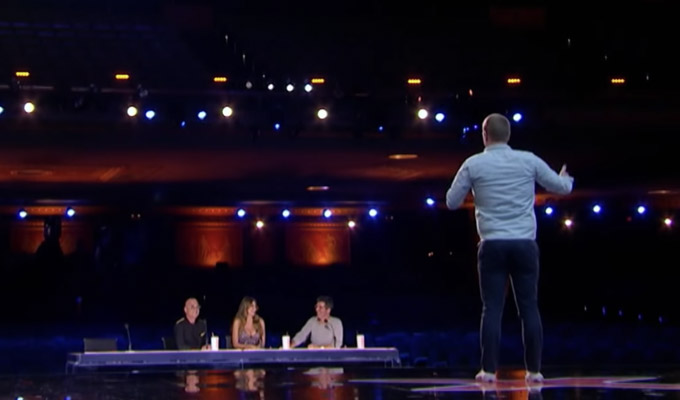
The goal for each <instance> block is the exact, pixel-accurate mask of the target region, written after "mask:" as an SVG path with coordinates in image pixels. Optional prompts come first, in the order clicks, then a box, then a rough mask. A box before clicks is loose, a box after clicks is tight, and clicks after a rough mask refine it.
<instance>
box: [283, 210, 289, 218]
mask: <svg viewBox="0 0 680 400" xmlns="http://www.w3.org/2000/svg"><path fill="white" fill-rule="evenodd" d="M281 216H282V217H283V218H288V217H290V210H289V209H287V208H286V209H285V210H283V211H281Z"/></svg>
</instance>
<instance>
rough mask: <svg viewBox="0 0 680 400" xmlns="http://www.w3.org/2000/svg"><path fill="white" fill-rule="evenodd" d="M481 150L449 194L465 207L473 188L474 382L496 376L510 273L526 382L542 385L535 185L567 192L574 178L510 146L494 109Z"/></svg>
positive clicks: (451, 201)
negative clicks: (478, 364) (478, 308)
mask: <svg viewBox="0 0 680 400" xmlns="http://www.w3.org/2000/svg"><path fill="white" fill-rule="evenodd" d="M482 139H483V141H484V151H483V152H481V153H479V154H475V155H473V156H471V157H470V158H468V159H467V160H465V162H463V165H461V167H460V169H459V170H458V173H457V174H456V177H455V178H454V179H453V183H452V184H451V187H450V188H449V190H448V191H447V192H446V205H447V207H448V208H449V209H456V208H458V207H460V206H461V204H462V203H463V200H464V199H465V196H466V195H467V193H468V192H469V191H470V190H471V189H472V194H473V197H474V205H475V219H476V221H477V232H478V234H479V237H480V243H479V249H478V252H477V268H478V270H479V289H480V292H481V298H482V307H483V308H482V322H481V329H480V341H481V350H482V369H481V370H480V371H479V373H478V374H477V376H476V377H475V378H476V379H477V380H481V381H485V382H493V381H495V380H496V371H497V367H498V353H499V347H500V339H501V319H502V316H503V307H504V304H505V290H506V282H507V280H508V277H509V278H510V283H511V285H512V290H513V292H514V295H515V302H516V304H517V310H518V312H519V317H520V320H521V322H522V339H523V343H524V364H525V367H526V370H527V372H526V380H527V381H528V382H541V381H542V380H543V375H542V374H541V352H542V350H543V326H542V324H541V316H540V313H539V311H538V271H539V266H538V245H537V244H536V240H535V239H536V215H535V214H534V202H535V187H536V183H538V184H539V185H541V186H542V187H544V188H545V189H546V190H548V191H549V192H553V193H556V194H568V193H570V192H571V190H572V186H573V181H574V179H573V178H572V177H571V176H569V174H568V173H567V168H566V165H563V166H562V170H561V171H560V173H559V174H557V173H556V172H555V171H553V170H552V169H551V168H550V167H549V166H548V164H546V163H545V161H543V160H542V159H540V158H539V157H537V156H535V155H534V154H533V153H530V152H527V151H519V150H513V149H512V148H510V146H508V141H509V139H510V121H508V119H507V118H506V117H505V116H503V115H501V114H491V115H489V116H488V117H486V118H485V119H484V122H483V123H482Z"/></svg>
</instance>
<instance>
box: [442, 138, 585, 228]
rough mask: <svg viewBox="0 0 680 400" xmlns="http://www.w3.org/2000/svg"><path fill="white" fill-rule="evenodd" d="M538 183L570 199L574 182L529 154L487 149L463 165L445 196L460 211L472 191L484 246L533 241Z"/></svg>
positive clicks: (500, 146) (498, 146) (495, 147)
mask: <svg viewBox="0 0 680 400" xmlns="http://www.w3.org/2000/svg"><path fill="white" fill-rule="evenodd" d="M536 183H538V184H539V185H541V186H542V187H544V188H545V189H546V190H547V191H549V192H552V193H556V194H568V193H570V192H571V189H572V186H573V183H574V179H573V178H572V177H563V176H559V175H558V174H557V173H556V172H555V171H553V170H552V169H551V168H550V167H549V166H548V164H546V163H545V161H543V160H542V159H540V158H539V157H537V156H536V155H534V154H533V153H531V152H528V151H520V150H513V149H512V148H511V147H510V146H508V145H507V144H493V145H489V146H487V147H486V148H485V149H484V151H483V152H481V153H478V154H475V155H473V156H471V157H470V158H468V159H467V160H465V162H463V165H461V167H460V169H459V170H458V173H457V174H456V177H455V178H454V179H453V182H452V183H451V187H450V188H449V190H448V191H447V192H446V206H447V207H448V208H450V209H452V210H453V209H456V208H458V207H460V206H461V204H462V203H463V200H465V196H466V195H467V194H468V192H469V191H470V189H472V195H473V197H474V204H475V219H476V220H477V232H478V233H479V237H480V239H481V240H495V239H531V240H534V239H536V215H535V213H534V202H535V195H536Z"/></svg>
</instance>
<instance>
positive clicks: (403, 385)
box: [0, 367, 680, 400]
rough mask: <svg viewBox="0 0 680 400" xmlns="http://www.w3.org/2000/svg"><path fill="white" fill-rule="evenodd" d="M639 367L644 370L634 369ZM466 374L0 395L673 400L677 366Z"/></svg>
mask: <svg viewBox="0 0 680 400" xmlns="http://www.w3.org/2000/svg"><path fill="white" fill-rule="evenodd" d="M641 370H646V371H647V372H645V373H641ZM473 374H474V371H468V370H454V369H448V370H433V369H426V368H394V369H366V368H356V367H353V368H352V369H347V368H340V367H318V368H311V369H309V368H307V369H285V368H283V369H269V370H264V369H244V370H236V371H228V370H194V371H174V372H144V373H141V372H136V371H132V372H125V373H103V372H90V373H86V374H76V375H39V376H11V375H7V376H3V377H0V399H13V400H17V399H24V400H30V399H36V400H37V399H63V400H81V399H83V400H84V399H107V400H117V399H154V398H158V399H210V400H212V399H244V398H246V399H286V400H288V399H296V400H297V399H301V400H305V399H310V400H311V399H347V400H360V399H384V400H388V399H432V398H437V399H441V398H457V399H479V398H497V399H511V400H521V399H531V400H538V399H543V398H545V399H552V398H555V399H557V398H559V399H573V398H576V399H600V398H607V397H610V398H626V399H642V398H649V397H665V398H680V368H677V367H676V368H668V367H666V368H659V367H655V368H646V369H644V368H643V369H640V368H637V370H630V371H629V372H628V373H626V371H624V370H622V369H618V368H617V369H610V370H606V371H605V370H599V371H589V372H584V371H583V370H578V371H576V370H573V371H568V370H559V369H548V370H546V380H545V381H544V382H543V383H541V384H527V383H525V381H524V371H522V370H510V369H508V370H503V371H500V372H499V380H498V382H496V383H479V382H475V381H474V380H473V379H471V378H470V377H471V376H473Z"/></svg>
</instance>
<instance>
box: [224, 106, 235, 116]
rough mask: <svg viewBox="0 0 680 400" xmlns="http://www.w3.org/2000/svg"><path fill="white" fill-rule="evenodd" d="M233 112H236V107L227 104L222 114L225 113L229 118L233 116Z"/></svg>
mask: <svg viewBox="0 0 680 400" xmlns="http://www.w3.org/2000/svg"><path fill="white" fill-rule="evenodd" d="M233 114H234V109H232V108H231V107H229V106H226V107H224V108H223V109H222V115H224V116H225V117H227V118H229V117H231V116H232V115H233Z"/></svg>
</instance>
